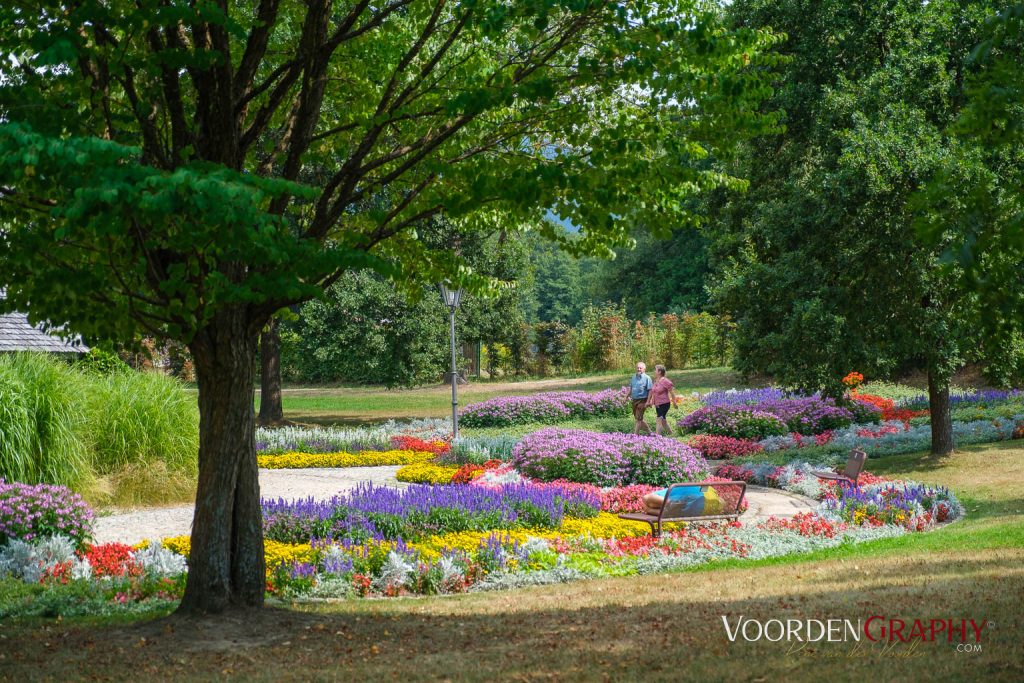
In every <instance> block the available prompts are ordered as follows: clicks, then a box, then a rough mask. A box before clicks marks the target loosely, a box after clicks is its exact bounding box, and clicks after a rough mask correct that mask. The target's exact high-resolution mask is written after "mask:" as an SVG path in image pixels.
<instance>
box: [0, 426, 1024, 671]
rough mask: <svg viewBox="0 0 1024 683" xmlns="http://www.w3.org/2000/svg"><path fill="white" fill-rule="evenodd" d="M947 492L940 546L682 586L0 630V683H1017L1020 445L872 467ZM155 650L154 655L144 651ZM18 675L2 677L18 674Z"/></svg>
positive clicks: (697, 575)
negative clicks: (874, 630)
mask: <svg viewBox="0 0 1024 683" xmlns="http://www.w3.org/2000/svg"><path fill="white" fill-rule="evenodd" d="M869 469H871V470H872V471H875V472H878V473H882V474H887V475H890V476H899V477H907V478H914V479H920V480H923V481H926V482H930V483H935V484H941V485H948V486H951V487H952V488H953V489H954V490H955V491H957V493H958V494H959V495H960V497H961V499H962V500H964V502H965V503H966V504H967V507H968V515H969V516H968V518H967V519H966V520H965V521H961V522H957V523H954V524H951V525H949V526H947V527H945V528H943V529H940V530H939V531H935V532H932V533H925V534H915V535H911V536H908V537H905V538H902V539H892V540H886V541H881V542H877V543H873V544H868V545H862V546H856V547H840V548H837V549H833V550H828V551H823V552H820V553H816V554H811V555H804V556H797V557H790V558H782V559H778V558H777V559H773V560H766V561H762V562H742V561H731V562H727V563H723V564H720V565H717V566H713V567H707V566H705V567H703V568H700V569H697V570H692V571H687V572H683V573H678V574H663V575H654V576H644V577H632V578H621V579H604V580H598V581H589V582H581V583H573V584H567V585H560V586H549V587H542V588H534V589H524V590H517V591H511V592H504V593H495V594H471V595H466V596H458V597H449V598H410V599H390V600H387V599H385V600H362V601H359V600H356V601H348V602H342V603H337V604H329V605H324V604H318V605H308V604H307V605H299V606H293V607H290V608H286V609H268V610H265V611H264V612H263V613H262V614H260V615H259V616H252V615H245V616H236V617H232V618H230V619H228V620H226V621H224V620H222V621H209V622H195V621H181V620H169V621H160V620H158V621H154V622H147V623H145V624H134V625H128V626H121V627H110V626H104V627H102V628H94V627H91V625H90V623H89V622H82V623H76V624H66V623H60V624H55V623H52V622H51V623H43V622H32V623H29V624H17V625H8V626H5V627H2V628H0V637H3V640H0V643H2V644H3V648H2V649H0V651H2V652H4V653H5V659H4V660H0V675H7V676H9V677H11V678H12V679H15V680H23V679H24V678H26V677H30V678H49V679H51V680H60V679H72V678H74V679H77V678H89V677H95V678H101V679H103V678H106V679H122V678H127V677H135V678H138V677H147V678H167V679H178V680H186V679H194V678H200V679H210V678H217V677H221V676H225V675H226V676H232V677H237V678H238V679H244V680H259V681H272V680H275V681H276V680H344V681H377V680H402V681H405V680H513V681H515V680H522V681H525V680H530V681H534V680H536V681H547V680H557V681H573V680H667V681H678V680H739V681H774V680H782V679H783V678H786V679H788V680H836V681H847V680H855V681H856V680H863V681H875V680H881V681H896V680H943V681H980V680H985V681H989V680H1014V681H1015V680H1019V677H1020V671H1021V667H1022V666H1024V649H1022V648H1021V635H1022V630H1021V628H1022V626H1024V623H1022V616H1021V596H1024V481H1022V480H1024V443H1022V442H1020V441H1016V442H1010V443H1003V444H993V445H987V446H978V447H970V448H966V449H964V451H963V452H960V453H958V454H956V455H955V456H952V457H950V458H943V459H933V458H929V457H925V456H922V455H910V456H897V457H890V458H885V459H880V460H871V461H869ZM740 614H742V615H745V616H746V617H748V618H756V619H762V620H767V619H773V618H778V619H787V618H806V617H811V618H819V619H826V618H830V617H831V618H840V619H847V618H848V619H854V620H856V619H865V618H867V617H868V616H871V615H875V614H879V615H884V616H886V617H890V616H892V617H898V618H902V619H905V620H910V621H912V620H913V619H915V618H920V619H933V618H952V619H963V618H968V619H969V618H973V619H975V620H977V621H979V622H980V621H981V620H982V619H986V620H988V622H989V626H986V628H985V630H984V633H983V636H982V643H981V645H982V651H981V652H976V653H957V652H956V650H955V648H954V646H953V645H952V644H950V643H947V642H940V643H928V644H926V645H925V646H924V647H918V648H917V649H916V650H914V649H909V648H908V647H907V646H902V647H897V648H895V649H891V650H888V651H884V652H883V651H880V650H878V649H869V648H864V649H861V650H857V649H855V648H854V646H853V645H852V644H850V643H848V644H841V643H836V644H831V645H830V644H824V645H818V646H816V647H813V648H810V649H808V650H804V651H802V652H799V653H787V647H786V645H785V644H782V643H771V642H757V643H747V642H737V643H729V642H728V641H727V639H726V636H725V632H724V629H723V627H722V621H721V616H722V615H729V616H730V618H731V619H735V617H736V616H737V615H740ZM143 639H145V640H143ZM5 666H6V667H7V668H6V669H5V668H4V667H5Z"/></svg>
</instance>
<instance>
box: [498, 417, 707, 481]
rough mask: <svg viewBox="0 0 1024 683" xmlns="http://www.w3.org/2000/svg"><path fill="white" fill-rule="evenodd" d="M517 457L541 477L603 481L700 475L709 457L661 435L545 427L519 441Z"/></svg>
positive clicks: (527, 471)
mask: <svg viewBox="0 0 1024 683" xmlns="http://www.w3.org/2000/svg"><path fill="white" fill-rule="evenodd" d="M512 463H513V465H514V466H515V467H516V468H518V469H519V471H521V472H522V473H523V474H525V475H526V476H529V477H534V478H536V479H540V480H542V481H552V480H555V479H567V480H569V481H575V482H581V483H589V484H596V485H598V486H622V485H625V484H653V485H660V486H664V485H667V484H671V483H672V482H678V481H695V480H697V479H700V478H701V477H703V476H704V475H705V474H706V473H707V463H705V461H704V458H703V457H701V455H700V454H699V453H698V452H697V451H695V450H694V449H692V448H690V447H689V446H686V445H685V444H682V443H680V442H679V441H676V440H675V439H670V438H666V437H660V436H636V435H632V434H599V433H596V432H588V431H584V430H577V429H556V428H550V427H549V428H547V429H541V430H539V431H536V432H534V433H533V434H529V435H527V436H526V437H524V438H523V439H522V441H520V442H519V444H517V445H516V447H515V449H514V450H513V454H512Z"/></svg>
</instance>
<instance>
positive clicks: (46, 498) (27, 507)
mask: <svg viewBox="0 0 1024 683" xmlns="http://www.w3.org/2000/svg"><path fill="white" fill-rule="evenodd" d="M92 521H93V512H92V509H91V508H90V507H89V506H88V505H86V504H85V502H84V501H83V500H82V498H81V497H80V496H79V495H78V494H76V493H73V492H72V491H71V490H70V489H68V488H66V487H64V486H51V485H49V484H35V485H30V484H20V483H17V482H14V483H11V484H8V483H6V482H4V480H3V479H0V547H2V546H4V545H6V544H7V543H8V542H9V541H11V540H20V541H33V540H36V539H40V538H48V537H51V536H64V537H67V538H70V539H71V540H72V541H73V542H74V543H75V544H76V545H81V544H83V543H85V541H86V540H87V539H88V538H89V537H90V536H91V535H92Z"/></svg>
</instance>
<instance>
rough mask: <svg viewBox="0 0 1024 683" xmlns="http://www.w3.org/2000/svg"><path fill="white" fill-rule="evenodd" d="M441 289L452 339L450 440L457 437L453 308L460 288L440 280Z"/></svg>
mask: <svg viewBox="0 0 1024 683" xmlns="http://www.w3.org/2000/svg"><path fill="white" fill-rule="evenodd" d="M438 288H439V289H440V290H441V298H442V299H443V300H444V304H445V306H447V307H448V314H449V323H450V325H451V329H450V335H451V341H452V441H455V439H457V438H459V393H458V389H457V388H456V387H457V385H458V381H459V379H458V378H459V375H458V372H457V370H456V369H455V362H456V358H455V309H457V308H458V307H459V302H460V301H461V300H462V290H461V289H452V288H451V287H449V286H448V283H447V282H442V283H441V284H440V285H438Z"/></svg>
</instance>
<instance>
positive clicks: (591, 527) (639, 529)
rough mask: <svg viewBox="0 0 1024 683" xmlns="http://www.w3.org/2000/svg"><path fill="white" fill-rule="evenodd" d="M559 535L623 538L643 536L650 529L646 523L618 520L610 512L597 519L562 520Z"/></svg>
mask: <svg viewBox="0 0 1024 683" xmlns="http://www.w3.org/2000/svg"><path fill="white" fill-rule="evenodd" d="M561 533H562V535H563V536H586V535H588V534H589V535H591V536H593V537H594V538H612V537H615V538H624V537H626V536H645V535H647V534H649V533H651V527H650V525H649V524H647V523H646V522H634V521H631V520H628V519H619V517H618V516H617V515H613V514H612V513H610V512H601V513H598V515H597V517H593V518H591V519H577V518H575V517H566V518H565V519H564V520H562V532H561Z"/></svg>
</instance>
